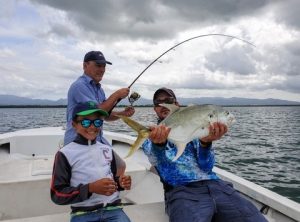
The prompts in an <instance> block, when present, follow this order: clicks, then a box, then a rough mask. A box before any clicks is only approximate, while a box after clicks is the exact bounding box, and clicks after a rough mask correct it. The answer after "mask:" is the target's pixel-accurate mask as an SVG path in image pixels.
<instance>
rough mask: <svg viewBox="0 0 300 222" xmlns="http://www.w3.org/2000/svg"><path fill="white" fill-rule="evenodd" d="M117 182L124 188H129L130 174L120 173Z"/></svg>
mask: <svg viewBox="0 0 300 222" xmlns="http://www.w3.org/2000/svg"><path fill="white" fill-rule="evenodd" d="M119 184H120V186H121V187H122V188H124V189H125V190H130V188H131V176H129V175H121V176H120V177H119Z"/></svg>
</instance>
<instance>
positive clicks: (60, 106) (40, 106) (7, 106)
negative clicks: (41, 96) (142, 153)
mask: <svg viewBox="0 0 300 222" xmlns="http://www.w3.org/2000/svg"><path fill="white" fill-rule="evenodd" d="M185 106H186V105H183V106H182V107H185ZM220 106H223V107H264V106H268V107H272V106H274V107H275V106H300V105H297V104H294V105H220ZM118 107H119V108H120V107H127V106H126V105H120V106H117V108H118ZM134 107H138V108H144V107H145V108H147V107H153V105H137V106H134ZM1 108H67V106H66V105H0V109H1Z"/></svg>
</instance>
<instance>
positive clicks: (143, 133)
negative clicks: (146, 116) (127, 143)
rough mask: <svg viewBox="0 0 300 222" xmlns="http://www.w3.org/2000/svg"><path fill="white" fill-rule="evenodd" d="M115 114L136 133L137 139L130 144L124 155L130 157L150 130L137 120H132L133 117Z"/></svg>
mask: <svg viewBox="0 0 300 222" xmlns="http://www.w3.org/2000/svg"><path fill="white" fill-rule="evenodd" d="M116 116H117V117H119V118H121V119H122V120H123V121H124V122H125V123H126V124H127V125H128V126H130V127H131V128H132V129H134V130H135V131H136V132H137V133H138V136H137V139H136V140H135V141H134V143H133V144H132V145H131V147H130V149H129V152H128V154H127V155H126V157H124V158H127V157H130V156H131V155H132V154H133V153H134V152H135V151H137V150H138V149H139V148H140V146H141V145H142V144H143V142H144V141H145V140H146V139H147V138H148V137H149V132H150V130H149V129H148V128H147V127H145V126H143V125H141V124H139V123H138V122H136V121H134V120H133V119H130V118H129V117H127V116H122V115H116Z"/></svg>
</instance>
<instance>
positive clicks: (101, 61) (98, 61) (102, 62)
mask: <svg viewBox="0 0 300 222" xmlns="http://www.w3.org/2000/svg"><path fill="white" fill-rule="evenodd" d="M95 62H96V63H97V64H109V65H112V63H111V62H109V61H106V60H95Z"/></svg>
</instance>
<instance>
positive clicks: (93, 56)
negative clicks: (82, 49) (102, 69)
mask: <svg viewBox="0 0 300 222" xmlns="http://www.w3.org/2000/svg"><path fill="white" fill-rule="evenodd" d="M83 61H84V62H89V61H95V62H96V63H97V64H109V65H112V63H111V62H109V61H107V60H106V59H105V57H104V55H103V53H102V52H100V51H90V52H88V53H86V54H85V56H84V59H83Z"/></svg>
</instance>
